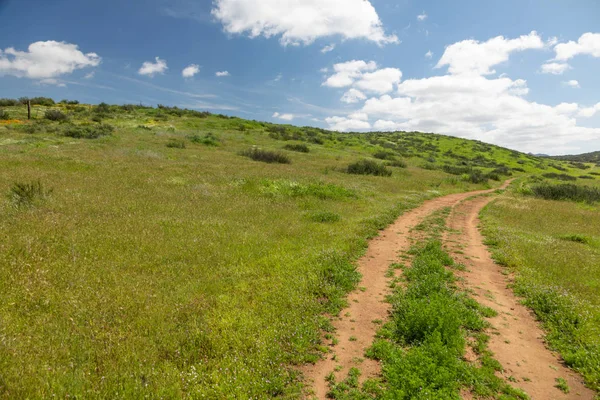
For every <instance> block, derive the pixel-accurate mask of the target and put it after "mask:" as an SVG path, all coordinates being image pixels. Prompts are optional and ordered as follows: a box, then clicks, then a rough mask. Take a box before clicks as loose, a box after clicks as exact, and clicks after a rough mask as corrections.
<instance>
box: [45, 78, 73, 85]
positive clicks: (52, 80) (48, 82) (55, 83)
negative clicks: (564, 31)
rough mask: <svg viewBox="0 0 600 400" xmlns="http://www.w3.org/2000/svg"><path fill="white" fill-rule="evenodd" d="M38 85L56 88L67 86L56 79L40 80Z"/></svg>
mask: <svg viewBox="0 0 600 400" xmlns="http://www.w3.org/2000/svg"><path fill="white" fill-rule="evenodd" d="M38 84H40V85H53V86H58V87H67V85H66V84H65V83H64V82H61V81H59V80H58V79H54V78H46V79H42V80H40V81H38Z"/></svg>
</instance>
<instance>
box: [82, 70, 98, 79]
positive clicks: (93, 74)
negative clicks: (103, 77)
mask: <svg viewBox="0 0 600 400" xmlns="http://www.w3.org/2000/svg"><path fill="white" fill-rule="evenodd" d="M94 76H96V71H92V72H90V73H89V74H85V76H84V77H83V79H92V78H93V77H94Z"/></svg>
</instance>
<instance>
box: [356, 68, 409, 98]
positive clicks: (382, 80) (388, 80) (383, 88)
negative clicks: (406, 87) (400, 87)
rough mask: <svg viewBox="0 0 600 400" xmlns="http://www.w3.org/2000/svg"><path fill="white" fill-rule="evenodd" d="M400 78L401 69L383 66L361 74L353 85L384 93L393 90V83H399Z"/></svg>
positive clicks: (365, 89)
mask: <svg viewBox="0 0 600 400" xmlns="http://www.w3.org/2000/svg"><path fill="white" fill-rule="evenodd" d="M401 78H402V71H400V70H399V69H397V68H383V69H379V70H377V71H374V72H367V73H365V74H363V75H362V76H361V77H360V79H359V80H357V81H356V82H355V84H354V85H355V86H356V87H357V88H359V89H362V90H364V91H367V92H375V93H378V94H384V93H389V92H391V91H392V90H394V85H397V84H398V83H400V79H401Z"/></svg>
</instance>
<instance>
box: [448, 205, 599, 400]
mask: <svg viewBox="0 0 600 400" xmlns="http://www.w3.org/2000/svg"><path fill="white" fill-rule="evenodd" d="M491 200H492V198H490V197H477V198H475V199H472V200H467V201H464V202H462V203H461V204H459V205H457V206H456V207H454V208H453V210H452V213H451V214H450V217H449V219H448V227H449V228H450V231H449V233H448V234H447V235H446V240H445V244H446V245H447V247H448V248H447V250H449V251H450V253H453V250H454V254H452V256H453V258H454V259H455V260H456V261H457V262H462V263H464V264H465V265H466V267H467V272H464V273H461V274H460V276H462V277H463V278H464V285H465V287H466V288H468V289H471V290H473V291H474V294H475V296H476V300H477V301H478V302H479V303H481V304H482V305H485V306H488V307H491V308H493V309H494V310H496V311H497V312H498V316H497V317H494V318H491V319H489V321H490V323H491V324H492V326H493V328H494V329H495V330H496V332H495V333H493V332H492V334H490V336H491V339H490V342H489V348H490V350H491V351H492V352H493V353H494V358H496V359H497V360H498V361H499V362H500V364H502V366H503V367H504V369H505V371H504V373H503V374H502V375H503V377H504V378H505V379H508V378H509V377H513V378H514V379H516V382H510V383H511V385H513V386H515V387H519V388H521V389H523V390H525V392H527V394H529V395H530V396H531V398H532V399H540V400H552V399H594V396H595V394H594V392H593V391H591V390H590V389H588V388H586V387H585V386H584V384H583V380H582V378H581V377H580V376H579V375H578V374H576V373H575V372H573V371H572V370H570V369H569V368H567V367H566V366H564V363H563V362H562V360H561V359H560V357H559V356H558V355H556V354H555V353H553V352H551V351H550V350H549V349H548V348H547V347H546V346H545V343H544V334H543V332H542V330H541V329H540V327H539V326H538V323H537V322H536V320H535V317H534V316H533V314H532V312H531V311H530V310H529V309H527V308H526V307H525V306H523V305H522V304H520V302H519V299H518V298H517V297H515V295H514V294H513V292H512V290H511V289H509V288H508V287H507V285H508V283H510V282H509V280H508V278H507V277H506V276H505V275H503V274H502V268H501V267H500V266H499V265H497V264H495V263H494V261H493V260H492V258H491V256H490V253H489V251H488V249H487V248H486V246H485V245H484V244H483V236H482V234H481V233H480V232H479V229H478V225H479V212H480V211H481V209H482V208H483V207H484V206H485V205H486V204H488V203H489V202H490V201H491ZM457 250H458V251H459V253H456V251H457ZM523 378H526V379H523ZM556 378H563V379H565V380H566V381H567V382H568V384H569V387H570V393H569V394H565V393H563V392H562V391H560V390H559V389H558V388H556V387H555V385H556V381H555V379H556ZM527 379H529V380H527Z"/></svg>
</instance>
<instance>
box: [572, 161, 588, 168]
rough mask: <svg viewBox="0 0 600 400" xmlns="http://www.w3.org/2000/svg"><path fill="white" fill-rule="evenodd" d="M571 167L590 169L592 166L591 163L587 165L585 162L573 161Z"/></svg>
mask: <svg viewBox="0 0 600 400" xmlns="http://www.w3.org/2000/svg"><path fill="white" fill-rule="evenodd" d="M571 167H573V168H579V169H590V168H592V167H590V166H589V165H585V164H584V163H580V162H572V163H571Z"/></svg>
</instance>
